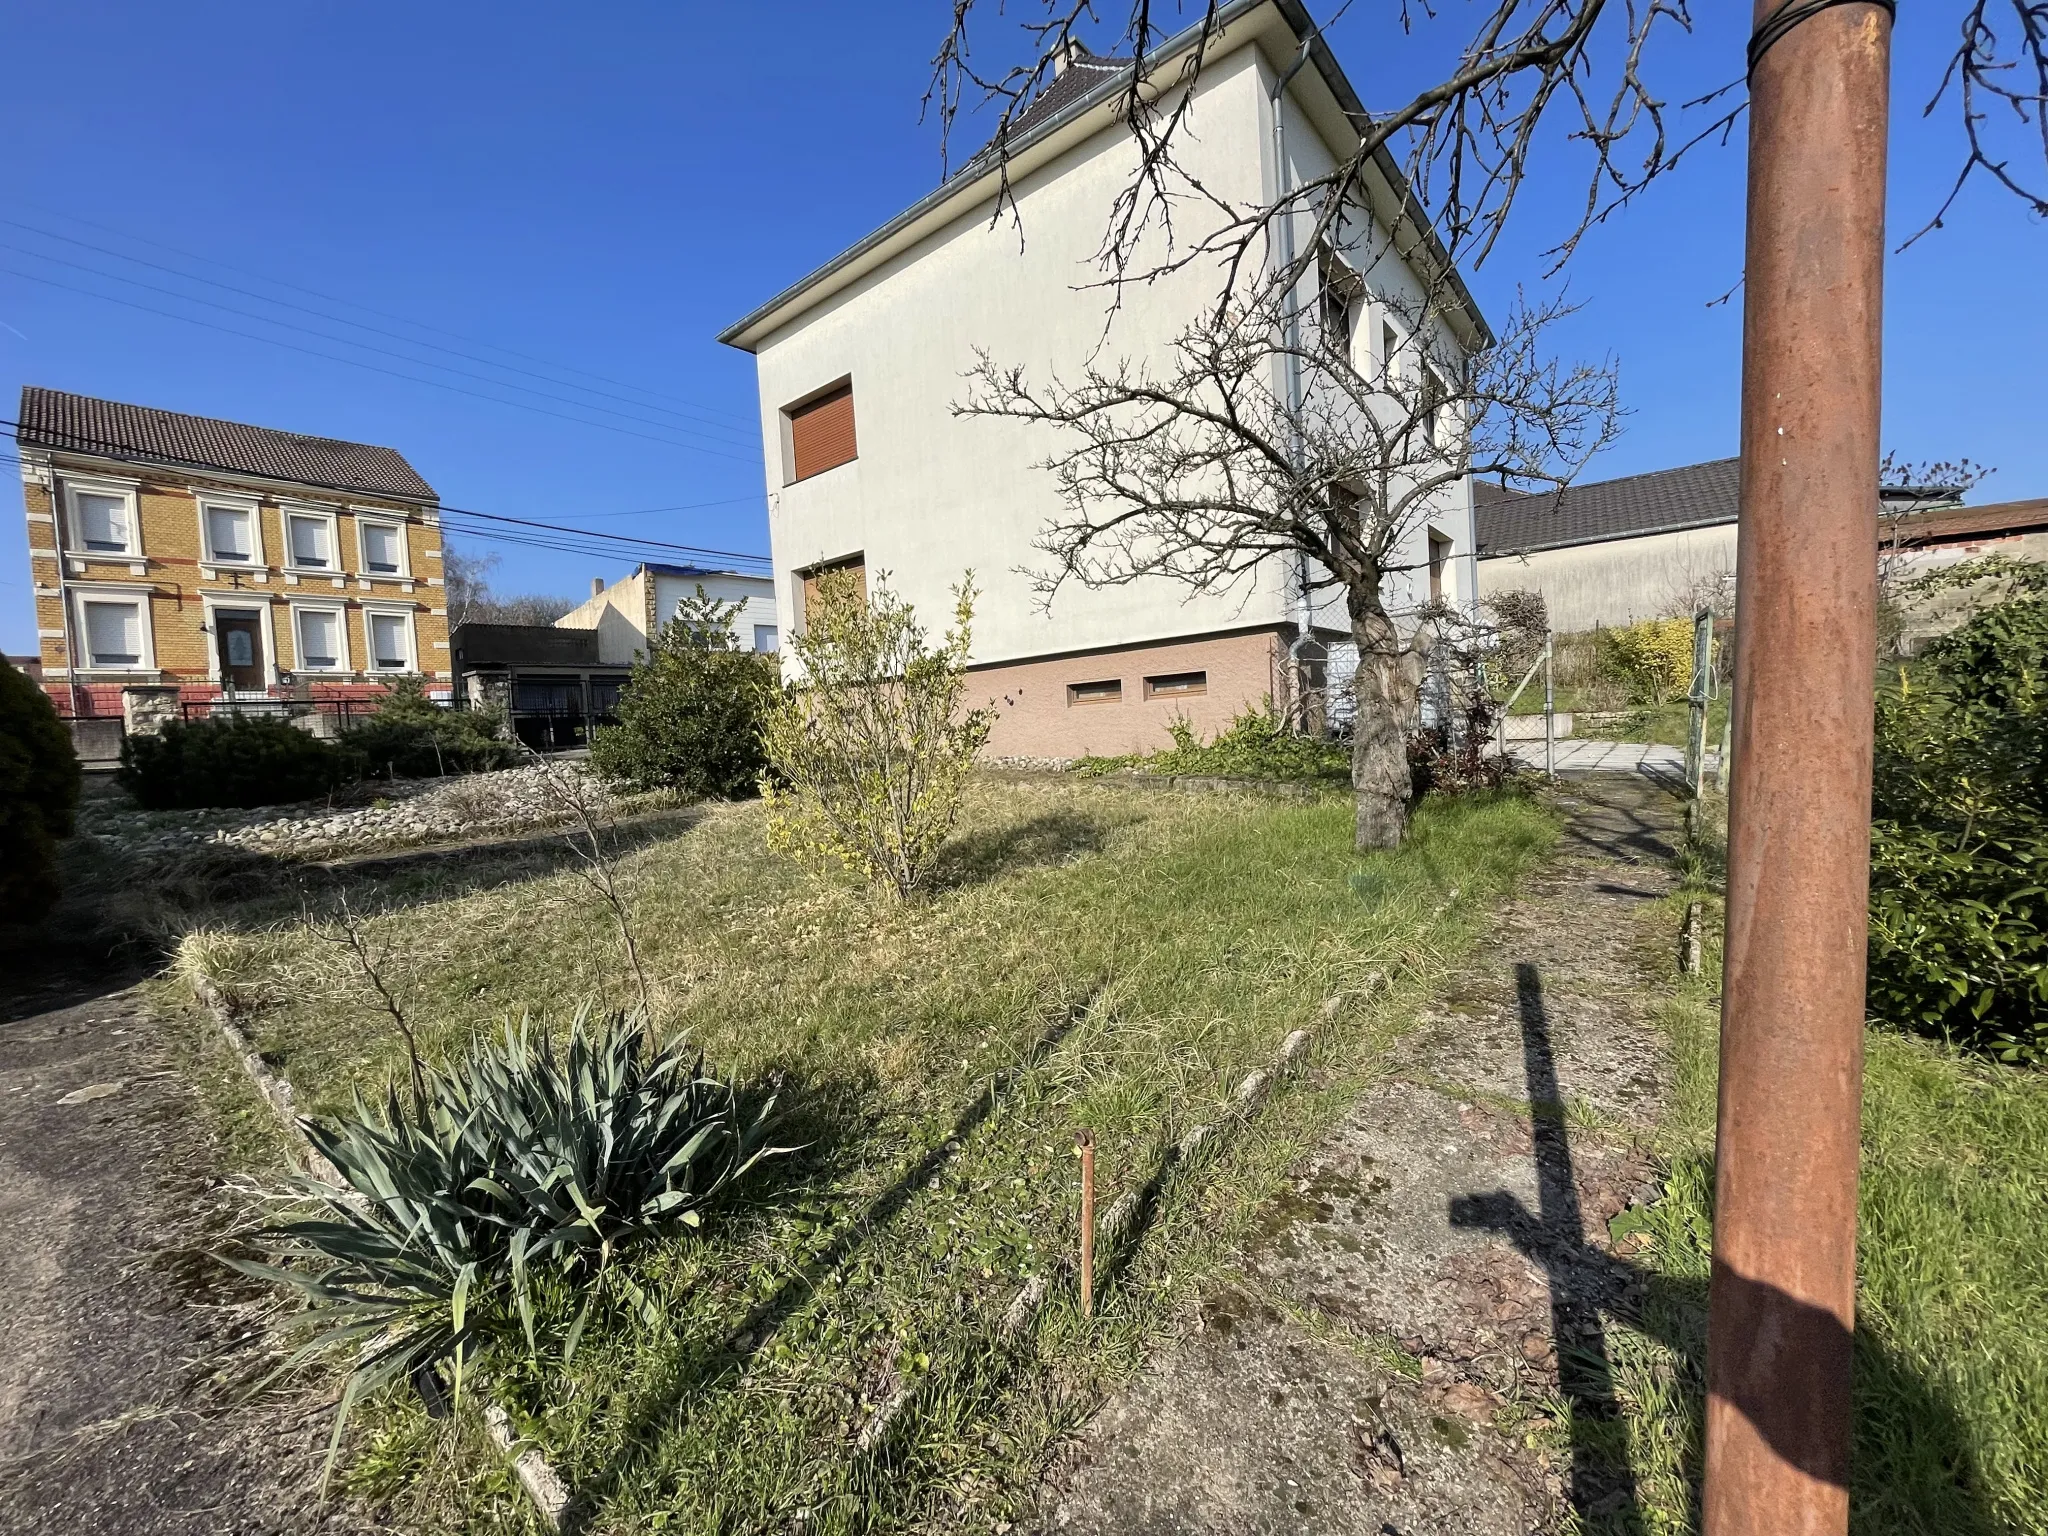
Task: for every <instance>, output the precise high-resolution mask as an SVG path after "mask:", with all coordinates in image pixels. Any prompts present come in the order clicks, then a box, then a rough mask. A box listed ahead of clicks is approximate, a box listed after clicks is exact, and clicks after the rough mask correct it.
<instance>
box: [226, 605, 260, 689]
mask: <svg viewBox="0 0 2048 1536" xmlns="http://www.w3.org/2000/svg"><path fill="white" fill-rule="evenodd" d="M213 643H214V645H215V646H216V647H218V649H219V651H220V680H221V681H222V682H223V683H225V684H227V686H228V687H230V688H232V689H234V690H235V692H237V693H261V692H263V689H264V685H265V680H264V675H263V674H264V667H263V620H262V617H261V616H260V615H258V614H255V613H250V612H246V611H238V610H235V609H228V608H217V609H215V610H214V614H213Z"/></svg>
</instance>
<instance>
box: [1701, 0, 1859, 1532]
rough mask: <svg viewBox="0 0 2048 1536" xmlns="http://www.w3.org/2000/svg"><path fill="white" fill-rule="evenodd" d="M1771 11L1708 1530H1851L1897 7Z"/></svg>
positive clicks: (1763, 61)
mask: <svg viewBox="0 0 2048 1536" xmlns="http://www.w3.org/2000/svg"><path fill="white" fill-rule="evenodd" d="M1781 11H1782V12H1783V15H1782V18H1781V16H1780V13H1781ZM1755 14H1756V23H1757V27H1758V30H1759V34H1760V36H1761V37H1763V38H1769V39H1771V41H1770V42H1769V45H1768V46H1767V47H1765V48H1764V49H1763V51H1762V52H1761V53H1760V55H1758V54H1756V53H1754V51H1753V58H1752V65H1751V71H1750V145H1749V231H1748V249H1747V258H1746V265H1745V269H1744V307H1743V367H1742V490H1741V519H1740V532H1739V534H1738V538H1739V548H1738V555H1737V570H1738V573H1739V587H1738V591H1737V619H1736V623H1737V627H1738V641H1737V645H1736V651H1735V699H1736V709H1735V739H1734V743H1733V745H1734V757H1735V762H1734V769H1735V774H1734V782H1733V785H1732V793H1731V800H1730V806H1729V839H1728V842H1729V847H1728V926H1727V946H1726V955H1725V960H1724V969H1723V986H1722V997H1723V1001H1722V1011H1721V1085H1720V1113H1719V1123H1718V1126H1717V1140H1716V1163H1715V1215H1714V1264H1713V1279H1712V1283H1711V1290H1710V1297H1711V1308H1712V1316H1711V1321H1710V1323H1709V1327H1708V1338H1707V1393H1708V1397H1707V1423H1706V1489H1705V1502H1704V1514H1705V1531H1706V1536H1757V1533H1760V1532H1770V1533H1772V1536H1838V1533H1840V1532H1842V1531H1844V1530H1845V1529H1846V1528H1847V1524H1848V1505H1849V1491H1848V1482H1849V1362H1850V1340H1851V1336H1852V1330H1853V1328H1854V1322H1855V1286H1856V1164H1857V1146H1858V1131H1859V1110H1860V1103H1861V1097H1862V1078H1863V1017H1864V1013H1863V1005H1864V997H1863V989H1864V945H1865V942H1866V918H1867V907H1868V898H1869V875H1870V821H1869V814H1870V762H1871V722H1872V713H1873V709H1872V701H1873V696H1874V683H1875V679H1874V675H1873V672H1874V657H1875V649H1876V598H1877V593H1876V577H1877V572H1876V565H1875V561H1874V560H1873V559H1872V556H1871V551H1872V549H1873V548H1875V547H1876V539H1877V529H1876V515H1877V463H1878V426H1879V419H1878V406H1879V381H1880V372H1879V366H1880V344H1881V332H1882V318H1883V276H1884V194H1885V128H1886V118H1887V111H1888V105H1889V99H1888V98H1889V75H1890V63H1891V19H1890V14H1889V7H1888V6H1884V5H1881V4H1877V3H1856V0H1851V3H1845V4H1834V5H1828V6H1817V5H1807V4H1805V3H1803V0H1793V3H1792V4H1789V5H1788V4H1787V0H1758V3H1757V6H1756V12H1755ZM1795 16H1796V17H1797V20H1796V24H1791V25H1789V27H1787V26H1784V25H1782V24H1774V23H1778V22H1783V23H1791V22H1793V19H1794V17H1795ZM1773 34H1775V36H1774V37H1773Z"/></svg>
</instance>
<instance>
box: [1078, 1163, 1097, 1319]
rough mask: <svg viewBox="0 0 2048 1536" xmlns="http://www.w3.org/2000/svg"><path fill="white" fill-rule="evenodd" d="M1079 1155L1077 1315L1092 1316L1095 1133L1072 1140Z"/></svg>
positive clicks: (1093, 1311) (1093, 1312) (1093, 1287)
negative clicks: (1079, 1209) (1078, 1311)
mask: <svg viewBox="0 0 2048 1536" xmlns="http://www.w3.org/2000/svg"><path fill="white" fill-rule="evenodd" d="M1074 1147H1075V1150H1077V1151H1078V1152H1079V1153H1080V1154H1081V1315H1082V1316H1083V1317H1093V1316H1094V1315H1095V1133H1094V1132H1093V1131H1086V1130H1084V1131H1082V1132H1081V1133H1080V1134H1079V1135H1078V1136H1076V1137H1075V1138H1074Z"/></svg>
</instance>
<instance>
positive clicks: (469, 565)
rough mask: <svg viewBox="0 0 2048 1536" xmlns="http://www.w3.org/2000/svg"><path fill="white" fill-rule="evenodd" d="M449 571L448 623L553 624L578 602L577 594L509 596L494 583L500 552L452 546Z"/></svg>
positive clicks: (446, 554)
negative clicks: (471, 552)
mask: <svg viewBox="0 0 2048 1536" xmlns="http://www.w3.org/2000/svg"><path fill="white" fill-rule="evenodd" d="M442 562H443V563H442V569H443V570H444V571H445V572H446V573H447V576H446V579H447V583H448V586H447V593H448V627H449V628H450V629H454V628H455V627H456V626H457V625H460V624H552V623H554V622H555V620H557V619H559V618H560V617H561V616H562V615H563V614H565V613H567V612H568V611H569V610H570V609H571V608H574V607H575V606H576V599H575V598H573V597H554V596H551V595H548V594H546V593H538V592H524V593H518V594H514V595H510V596H507V595H506V594H504V593H501V592H498V591H496V590H495V589H494V588H493V587H492V586H491V573H492V572H493V571H495V570H496V569H497V568H498V557H497V556H496V555H465V554H463V553H461V552H460V551H459V550H456V549H452V548H451V549H448V550H446V551H445V552H444V554H443V556H442Z"/></svg>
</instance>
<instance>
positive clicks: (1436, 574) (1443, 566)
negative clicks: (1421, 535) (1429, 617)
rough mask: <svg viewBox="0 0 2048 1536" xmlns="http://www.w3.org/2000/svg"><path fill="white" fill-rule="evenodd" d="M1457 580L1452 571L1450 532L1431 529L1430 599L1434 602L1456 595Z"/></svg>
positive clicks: (1443, 600)
mask: <svg viewBox="0 0 2048 1536" xmlns="http://www.w3.org/2000/svg"><path fill="white" fill-rule="evenodd" d="M1456 585H1457V584H1456V582H1455V580H1454V579H1453V577H1452V573H1451V540H1450V536H1449V535H1448V534H1442V533H1438V532H1437V531H1436V530H1435V529H1434V528H1432V529H1430V530H1429V600H1430V601H1431V602H1432V603H1441V602H1446V601H1448V600H1449V599H1450V598H1451V597H1453V596H1455V595H1456V594H1455V591H1454V589H1455V587H1456Z"/></svg>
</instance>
